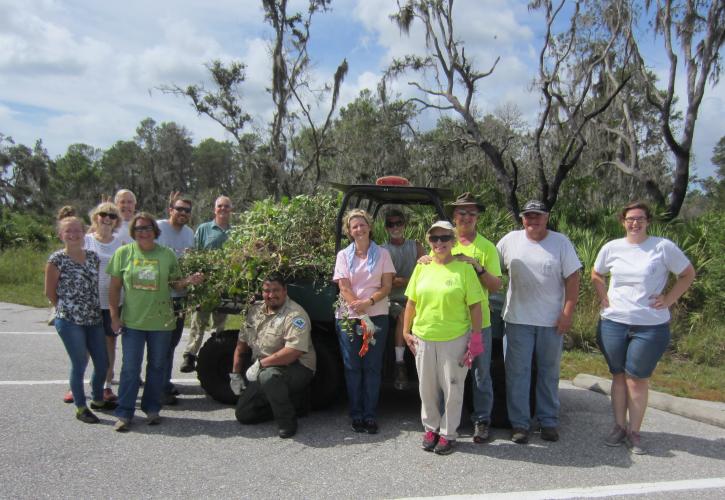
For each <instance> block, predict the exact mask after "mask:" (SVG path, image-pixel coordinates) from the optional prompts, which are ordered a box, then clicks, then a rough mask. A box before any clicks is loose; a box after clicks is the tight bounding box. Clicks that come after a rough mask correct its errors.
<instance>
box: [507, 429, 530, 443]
mask: <svg viewBox="0 0 725 500" xmlns="http://www.w3.org/2000/svg"><path fill="white" fill-rule="evenodd" d="M511 441H513V442H514V443H516V444H527V443H528V442H529V430H528V429H523V428H521V427H514V428H513V429H511Z"/></svg>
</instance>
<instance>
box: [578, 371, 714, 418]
mask: <svg viewBox="0 0 725 500" xmlns="http://www.w3.org/2000/svg"><path fill="white" fill-rule="evenodd" d="M572 383H573V384H574V385H575V386H577V387H581V388H582V389H589V390H591V391H595V392H599V393H602V394H606V395H609V394H610V393H611V389H612V381H611V380H608V379H604V378H601V377H595V376H594V375H588V374H586V373H580V374H579V375H577V376H576V377H574V380H573V381H572ZM648 406H651V407H652V408H657V409H658V410H663V411H666V412H669V413H674V414H675V415H680V416H681V417H686V418H690V419H692V420H697V421H698V422H704V423H706V424H710V425H715V426H717V427H722V428H725V404H723V403H712V402H710V401H700V400H699V399H688V398H678V397H677V396H671V395H669V394H665V393H663V392H657V391H649V402H648Z"/></svg>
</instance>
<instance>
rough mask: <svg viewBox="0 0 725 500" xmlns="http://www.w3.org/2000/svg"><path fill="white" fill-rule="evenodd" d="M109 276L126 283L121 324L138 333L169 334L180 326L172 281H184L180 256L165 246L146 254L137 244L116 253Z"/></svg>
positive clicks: (107, 269)
mask: <svg viewBox="0 0 725 500" xmlns="http://www.w3.org/2000/svg"><path fill="white" fill-rule="evenodd" d="M106 272H107V273H108V274H110V275H111V276H115V277H117V278H121V281H122V282H123V292H124V295H123V309H122V310H121V321H122V322H123V324H124V326H127V327H128V328H133V329H134V330H144V331H168V330H173V329H174V326H175V325H176V319H175V318H174V311H173V307H172V303H171V287H170V285H169V281H173V280H175V279H178V278H179V277H180V271H179V266H178V264H177V262H176V255H174V252H173V251H172V250H170V249H169V248H166V247H165V246H163V245H156V246H155V247H154V249H153V250H151V251H149V252H144V251H143V250H141V249H140V248H139V246H138V244H137V243H136V242H134V243H131V244H130V245H124V246H122V247H120V248H119V249H118V250H116V251H115V252H114V254H113V256H112V257H111V260H110V261H109V263H108V267H107V268H106Z"/></svg>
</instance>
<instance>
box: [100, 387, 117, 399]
mask: <svg viewBox="0 0 725 500" xmlns="http://www.w3.org/2000/svg"><path fill="white" fill-rule="evenodd" d="M103 400H104V401H116V400H118V396H116V395H115V394H114V393H113V391H112V390H111V388H110V387H106V388H105V389H103Z"/></svg>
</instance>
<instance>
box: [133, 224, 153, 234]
mask: <svg viewBox="0 0 725 500" xmlns="http://www.w3.org/2000/svg"><path fill="white" fill-rule="evenodd" d="M133 230H134V231H136V232H137V233H138V232H139V231H153V230H154V226H152V225H151V224H149V225H148V226H134V227H133Z"/></svg>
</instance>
